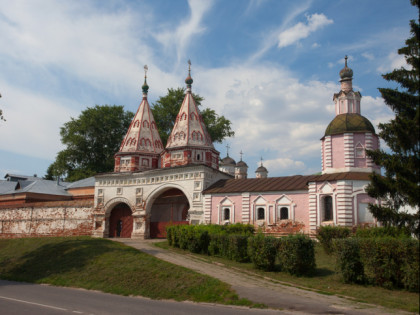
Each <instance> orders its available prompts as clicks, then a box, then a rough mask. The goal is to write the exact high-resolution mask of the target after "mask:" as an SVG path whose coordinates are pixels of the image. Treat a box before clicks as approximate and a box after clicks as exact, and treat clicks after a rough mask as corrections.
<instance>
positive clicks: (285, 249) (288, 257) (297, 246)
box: [277, 234, 316, 276]
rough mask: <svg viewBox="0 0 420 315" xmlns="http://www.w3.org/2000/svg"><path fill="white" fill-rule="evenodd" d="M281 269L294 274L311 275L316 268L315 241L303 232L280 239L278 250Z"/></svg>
mask: <svg viewBox="0 0 420 315" xmlns="http://www.w3.org/2000/svg"><path fill="white" fill-rule="evenodd" d="M277 258H278V260H279V263H280V266H281V270H282V271H285V272H288V273H290V274H292V275H296V276H301V275H310V274H313V273H314V271H315V268H316V263H315V246H314V241H313V240H311V239H310V238H309V237H308V236H305V235H303V234H297V235H289V236H288V237H285V238H282V239H280V242H279V249H278V252H277Z"/></svg>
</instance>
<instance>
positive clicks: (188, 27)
mask: <svg viewBox="0 0 420 315" xmlns="http://www.w3.org/2000/svg"><path fill="white" fill-rule="evenodd" d="M188 4H189V6H190V10H191V15H190V17H189V19H188V20H186V21H182V23H181V24H180V25H179V26H178V27H177V28H176V29H175V30H167V31H164V32H162V33H160V34H157V35H156V39H157V40H158V41H159V42H160V43H161V44H162V45H163V46H164V47H165V48H166V49H167V50H172V49H174V50H175V51H176V56H177V64H179V63H180V62H181V59H182V58H185V57H186V56H185V52H186V50H187V48H188V46H189V45H191V41H192V37H194V36H197V35H198V34H201V33H203V32H204V31H205V30H206V28H205V26H203V25H202V19H203V18H204V16H205V14H206V13H207V12H208V11H209V10H210V9H211V7H212V5H213V2H212V1H200V0H189V1H188Z"/></svg>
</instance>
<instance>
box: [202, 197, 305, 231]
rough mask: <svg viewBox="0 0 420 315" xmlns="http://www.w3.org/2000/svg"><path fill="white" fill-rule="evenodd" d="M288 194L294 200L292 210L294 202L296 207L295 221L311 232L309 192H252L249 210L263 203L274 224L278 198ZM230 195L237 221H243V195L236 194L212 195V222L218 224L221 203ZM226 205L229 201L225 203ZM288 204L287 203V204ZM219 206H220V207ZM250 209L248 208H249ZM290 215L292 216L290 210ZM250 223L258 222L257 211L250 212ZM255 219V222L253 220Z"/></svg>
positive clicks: (270, 222) (270, 220)
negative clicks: (258, 200)
mask: <svg viewBox="0 0 420 315" xmlns="http://www.w3.org/2000/svg"><path fill="white" fill-rule="evenodd" d="M260 196H262V197H263V198H264V199H265V201H262V200H261V201H260V202H258V203H255V201H256V200H257V199H258V198H259V197H260ZM283 196H286V197H287V198H288V199H290V200H291V201H292V204H291V205H290V211H293V204H294V205H295V207H294V221H295V222H298V223H301V224H300V226H302V225H303V226H304V232H309V211H308V204H309V195H308V193H307V192H303V193H297V192H290V193H287V194H283V193H279V194H263V195H261V194H250V198H249V211H255V206H258V205H261V206H265V207H266V209H267V210H268V224H269V225H272V224H275V223H276V222H275V218H276V217H277V214H276V211H277V206H278V204H277V203H276V200H278V199H280V198H281V197H283ZM226 197H228V198H229V200H230V201H231V202H232V204H233V205H234V208H235V222H242V195H235V196H212V198H211V209H212V212H211V215H210V220H211V223H213V224H217V223H218V211H217V209H219V211H220V209H221V206H220V203H221V202H222V201H223V200H225V198H226ZM224 204H225V205H226V206H227V205H228V204H227V203H224ZM285 205H286V204H285ZM218 206H219V207H218ZM247 211H248V210H247ZM290 216H292V214H291V212H290ZM249 218H250V223H251V224H256V220H255V213H254V215H252V213H250V214H249ZM252 220H253V222H252Z"/></svg>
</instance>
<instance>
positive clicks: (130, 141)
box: [117, 93, 163, 154]
mask: <svg viewBox="0 0 420 315" xmlns="http://www.w3.org/2000/svg"><path fill="white" fill-rule="evenodd" d="M162 151H163V144H162V140H161V139H160V136H159V131H158V129H157V126H156V122H155V119H154V117H153V114H152V111H151V109H150V106H149V102H148V101H147V94H146V93H144V94H143V100H142V101H141V103H140V106H139V108H138V110H137V113H136V115H135V116H134V118H133V121H132V122H131V124H130V127H129V128H128V131H127V134H126V135H125V137H124V140H123V141H122V143H121V146H120V150H119V152H118V153H147V154H160V153H161V152H162ZM118 153H117V154H118Z"/></svg>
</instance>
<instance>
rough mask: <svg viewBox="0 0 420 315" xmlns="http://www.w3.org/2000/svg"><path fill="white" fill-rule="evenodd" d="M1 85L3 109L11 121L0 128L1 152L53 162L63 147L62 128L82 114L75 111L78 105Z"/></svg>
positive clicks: (8, 120) (4, 84) (3, 123)
mask: <svg viewBox="0 0 420 315" xmlns="http://www.w3.org/2000/svg"><path fill="white" fill-rule="evenodd" d="M0 83H1V86H2V93H3V97H2V104H4V105H2V107H3V110H4V113H5V115H6V118H7V121H6V122H2V123H1V124H0V149H1V150H5V151H10V152H14V153H19V154H24V155H27V154H30V155H31V156H35V157H39V158H45V159H53V158H54V157H55V154H56V152H57V151H59V150H60V148H61V147H62V145H61V143H60V127H61V126H62V125H63V124H64V123H65V122H66V121H68V120H70V117H77V116H78V112H77V111H75V110H73V109H72V108H74V107H75V104H74V103H72V102H71V101H69V100H66V99H51V98H47V97H44V96H42V95H37V94H34V93H32V92H31V91H25V90H21V89H16V88H14V87H11V86H9V85H8V84H6V83H5V82H1V81H0Z"/></svg>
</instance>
